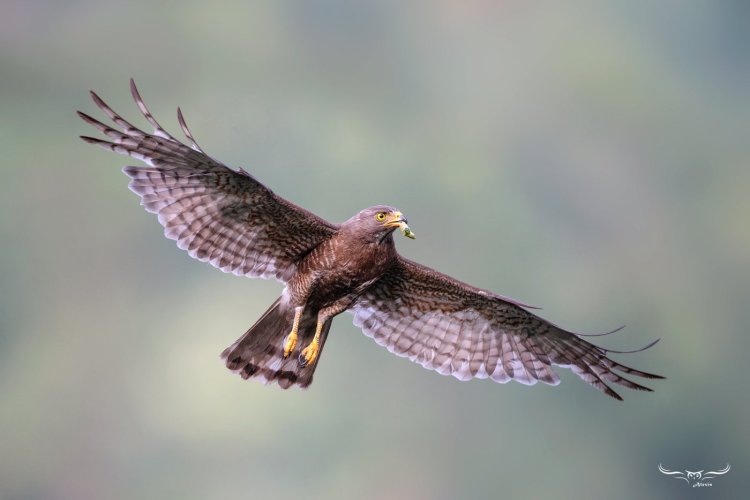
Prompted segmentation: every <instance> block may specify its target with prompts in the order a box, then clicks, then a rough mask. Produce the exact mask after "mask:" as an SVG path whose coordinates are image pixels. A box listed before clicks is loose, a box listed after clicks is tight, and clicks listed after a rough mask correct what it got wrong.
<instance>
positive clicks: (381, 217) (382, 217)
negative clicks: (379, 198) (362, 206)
mask: <svg viewBox="0 0 750 500" xmlns="http://www.w3.org/2000/svg"><path fill="white" fill-rule="evenodd" d="M375 220H378V221H380V222H383V221H384V220H385V212H378V213H377V215H375Z"/></svg>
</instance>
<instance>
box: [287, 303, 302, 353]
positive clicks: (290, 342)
mask: <svg viewBox="0 0 750 500" xmlns="http://www.w3.org/2000/svg"><path fill="white" fill-rule="evenodd" d="M302 310H303V308H302V307H297V308H296V309H295V310H294V322H293V323H292V331H291V332H289V335H287V336H286V340H284V358H288V357H289V355H290V354H291V353H292V351H294V348H295V347H296V346H297V329H298V328H299V320H300V318H301V317H302Z"/></svg>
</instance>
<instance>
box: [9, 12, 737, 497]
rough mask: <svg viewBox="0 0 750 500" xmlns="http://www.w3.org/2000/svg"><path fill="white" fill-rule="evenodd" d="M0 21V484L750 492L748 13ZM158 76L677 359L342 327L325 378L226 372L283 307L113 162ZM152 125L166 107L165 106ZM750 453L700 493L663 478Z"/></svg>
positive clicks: (469, 268) (201, 117) (344, 323)
mask: <svg viewBox="0 0 750 500" xmlns="http://www.w3.org/2000/svg"><path fill="white" fill-rule="evenodd" d="M1 9H2V15H0V74H1V75H2V78H0V105H1V107H0V110H1V112H0V155H1V157H2V161H1V162H0V172H1V173H2V180H1V181H0V238H1V241H2V247H1V250H0V498H2V499H103V498H107V499H134V498H138V499H150V498H153V499H162V498H182V499H193V498H195V499H206V498H303V497H309V498H326V499H327V498H365V499H370V498H372V499H403V498H437V499H453V498H573V497H578V498H611V499H615V498H624V499H629V498H640V499H648V498H699V497H700V498H709V497H711V498H740V497H742V496H744V494H746V492H747V491H748V486H750V480H748V477H750V475H749V474H748V472H749V470H748V467H750V451H749V450H750V432H748V419H749V418H750V398H748V389H747V381H746V379H747V375H746V374H747V368H746V364H747V362H748V361H747V360H748V354H750V340H749V333H750V332H748V329H747V325H748V324H750V288H749V286H748V285H749V284H750V229H749V228H750V225H749V224H748V216H749V215H750V135H749V134H748V128H749V125H750V91H749V90H748V89H750V57H749V54H750V30H748V29H747V27H748V25H749V23H750V9H749V8H748V3H747V2H742V1H733V2H732V1H721V2H720V1H717V2H708V1H702V2H699V1H696V2H678V1H664V2H648V1H635V2H617V1H612V2H604V1H602V2H575V1H574V2H553V1H550V2H522V1H502V2H495V1H466V2H456V1H446V0H430V1H414V2H402V1H380V2H348V1H344V0H328V1H297V2H285V1H278V2H240V1H238V2H213V3H210V4H209V3H208V2H194V1H183V2H163V3H158V4H154V3H147V2H144V3H143V4H137V3H125V2H107V1H97V2H87V1H65V2H53V1H23V2H22V1H9V0H4V1H3V2H2V5H1ZM131 76H133V77H135V78H136V80H137V81H138V82H139V85H140V87H141V91H142V93H143V95H144V98H145V99H146V102H147V103H148V104H149V105H150V107H151V110H152V111H153V112H154V114H155V115H156V116H157V118H158V119H159V120H160V121H161V122H162V124H163V125H165V126H166V127H167V128H168V129H170V130H172V131H174V132H178V131H179V129H178V128H177V123H176V118H175V115H174V110H175V108H176V107H177V106H178V105H180V106H182V108H183V110H184V112H185V114H186V118H187V121H188V123H189V124H190V125H191V128H192V131H193V132H194V134H195V135H196V137H197V139H198V141H199V143H200V144H201V145H202V146H203V147H204V148H205V149H206V150H207V151H208V152H209V153H211V154H212V155H214V156H215V157H217V158H220V159H222V160H224V161H225V162H226V163H228V164H230V165H234V166H242V167H244V168H245V169H247V170H248V171H250V172H251V173H253V174H254V175H256V176H257V177H258V178H259V179H260V180H262V181H263V182H265V183H267V184H268V185H269V186H270V187H271V188H273V189H274V190H275V191H276V192H277V193H279V194H281V195H282V196H285V197H287V198H289V199H291V200H293V201H295V202H297V203H299V204H301V205H303V206H304V207H307V208H308V209H310V210H312V211H314V212H316V213H318V214H320V215H322V216H323V217H325V218H328V219H330V220H333V221H341V220H344V219H346V218H348V217H349V216H350V215H352V214H353V213H355V212H356V211H358V210H359V209H360V208H362V207H364V206H368V205H372V204H376V203H388V204H392V205H395V206H398V207H400V208H401V209H402V210H403V211H404V212H405V213H406V214H407V215H408V217H409V221H410V223H411V226H412V228H413V229H414V230H415V232H416V233H417V235H418V239H417V240H416V241H414V242H412V241H410V240H406V239H398V241H397V244H398V247H399V250H400V251H401V252H402V253H403V254H405V255H407V256H409V257H411V258H413V259H416V260H419V261H421V262H424V263H426V264H428V265H431V266H433V267H435V268H437V269H440V270H442V271H444V272H447V273H449V274H452V275H454V276H456V277H458V278H460V279H462V280H464V281H468V282H471V283H473V284H476V285H478V286H481V287H484V288H490V289H493V290H496V291H498V292H500V293H504V294H507V295H510V296H513V297H516V298H518V299H520V300H523V301H526V302H529V303H532V304H536V305H539V306H543V307H544V310H543V311H542V313H543V315H544V316H545V317H547V318H549V319H550V320H552V321H554V322H556V323H559V324H562V325H564V326H566V327H568V328H571V329H575V330H577V331H581V332H596V331H606V330H609V329H612V328H614V327H617V326H619V325H620V324H623V323H625V324H627V325H628V328H627V329H625V330H624V331H622V332H620V333H618V334H617V335H613V336H611V337H604V338H602V339H599V340H601V342H600V343H601V344H602V345H605V346H607V347H613V348H621V349H623V348H624V349H627V348H635V347H639V346H641V345H643V344H645V343H647V342H649V341H650V340H652V339H654V338H656V337H661V338H662V341H661V343H659V344H658V345H657V346H656V347H654V348H653V349H651V350H649V351H646V352H643V353H640V354H633V355H629V356H628V355H621V356H618V359H619V360H623V361H626V362H627V363H628V364H632V365H634V366H636V367H639V368H643V369H645V370H649V371H656V372H658V373H662V374H664V375H666V376H667V377H668V379H667V380H665V381H659V382H655V383H653V384H652V386H653V387H654V388H655V389H656V392H654V393H652V394H646V393H634V392H629V391H625V390H624V391H623V396H624V397H625V401H624V402H623V403H618V402H616V401H613V400H610V399H609V398H607V397H605V396H603V395H602V394H600V393H598V392H597V391H595V390H593V389H592V388H591V387H589V386H587V385H585V384H584V383H582V382H581V381H580V380H578V379H577V378H576V377H575V376H572V375H571V374H569V373H567V372H566V373H564V374H563V383H562V384H561V385H560V386H558V387H547V386H542V385H539V386H535V387H525V386H521V385H520V384H516V383H511V384H507V385H497V384H493V383H491V382H489V381H473V382H467V383H462V382H459V381H457V380H455V379H453V378H447V377H442V376H439V375H437V374H435V373H433V372H429V371H427V370H424V369H422V368H421V367H419V366H417V365H412V364H411V363H409V362H408V361H406V360H404V359H401V358H397V357H395V356H393V355H391V354H389V353H388V352H387V351H385V350H384V349H382V348H380V347H378V346H377V345H375V344H374V343H373V342H372V341H371V340H370V339H368V338H366V337H364V336H363V335H362V334H361V333H360V332H359V331H358V330H356V329H355V328H354V327H353V326H352V325H351V316H350V315H348V314H345V315H342V316H341V317H339V318H338V319H337V320H336V322H335V325H334V329H333V331H332V336H331V338H330V341H329V343H328V345H327V347H326V352H325V354H324V355H323V361H322V363H321V365H320V367H319V369H318V372H317V374H316V380H315V383H314V384H313V386H312V387H311V388H310V389H309V390H307V391H299V390H290V391H281V390H279V389H278V388H277V387H265V386H262V385H260V384H257V383H253V382H246V381H242V380H241V379H240V378H239V377H236V376H234V375H232V374H231V373H229V372H228V371H227V370H226V369H225V368H224V367H223V365H222V363H221V362H220V360H219V357H218V355H219V353H220V352H221V350H222V349H223V348H224V347H226V346H227V345H228V344H230V343H231V342H232V341H233V340H234V339H235V338H237V337H238V336H239V335H240V334H242V333H243V332H244V331H245V330H246V328H247V327H248V326H249V325H250V324H252V323H253V322H254V321H255V319H256V318H257V317H258V316H259V315H260V314H261V313H262V312H263V311H264V310H265V309H266V307H267V306H268V305H269V304H270V303H271V302H272V301H273V300H274V298H275V297H276V296H277V295H278V294H279V293H280V290H281V287H280V285H279V284H278V283H275V282H263V281H251V280H247V279H241V278H237V277H235V276H232V275H225V274H222V273H220V272H218V271H217V270H215V269H213V268H212V267H210V266H209V265H207V264H201V263H198V262H196V261H193V260H191V259H190V258H189V257H188V256H187V254H185V253H184V252H181V251H179V250H178V249H177V248H176V247H175V245H174V243H173V242H171V241H168V240H166V239H165V238H163V237H162V230H161V227H160V226H159V225H158V223H157V221H156V220H155V218H154V217H153V216H151V215H149V214H147V213H145V212H144V211H143V210H142V209H141V208H140V207H139V206H138V203H137V198H136V197H135V196H134V195H133V194H132V193H130V192H129V191H128V189H127V188H126V184H127V182H126V178H125V177H124V176H123V175H122V174H121V173H120V168H121V167H122V166H123V165H126V164H133V162H135V160H131V159H127V158H125V157H119V156H116V155H113V154H109V153H106V152H104V151H102V150H99V149H96V148H93V147H91V146H89V145H86V144H84V143H83V142H82V141H80V140H79V139H78V138H77V136H78V135H80V134H90V133H92V130H90V129H89V128H87V126H86V125H85V124H83V123H82V122H80V121H79V120H78V119H77V118H76V116H75V115H74V112H75V110H76V109H82V110H84V111H86V112H88V113H92V114H94V115H95V116H101V114H99V113H98V110H97V109H96V108H95V106H94V105H93V103H91V102H90V101H89V98H88V95H87V90H88V89H90V88H93V89H96V90H97V91H99V92H100V94H101V95H102V96H103V97H104V98H105V99H107V100H108V101H109V102H110V104H111V105H112V106H113V107H114V108H115V109H116V110H118V111H120V112H121V113H123V114H124V116H126V117H129V118H132V119H137V111H136V109H135V107H134V106H133V104H132V102H131V101H130V97H129V91H128V86H127V83H128V78H129V77H131ZM137 123H140V124H143V121H138V122H137ZM659 463H662V464H663V465H664V466H665V467H667V468H670V469H686V468H687V469H690V470H701V469H712V468H714V469H715V468H720V467H723V466H724V465H725V464H727V463H729V464H731V466H732V470H731V471H730V473H728V474H727V475H725V476H723V477H721V478H719V479H716V480H714V486H713V487H712V488H711V489H710V490H708V489H703V490H700V491H699V490H691V489H690V488H689V487H688V485H687V484H685V483H684V482H683V481H679V480H675V479H672V478H669V477H666V476H664V475H662V474H660V473H659V472H658V471H657V465H658V464H659Z"/></svg>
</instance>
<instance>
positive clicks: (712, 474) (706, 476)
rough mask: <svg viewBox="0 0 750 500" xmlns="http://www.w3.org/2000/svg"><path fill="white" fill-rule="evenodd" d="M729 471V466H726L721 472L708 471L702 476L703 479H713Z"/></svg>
mask: <svg viewBox="0 0 750 500" xmlns="http://www.w3.org/2000/svg"><path fill="white" fill-rule="evenodd" d="M729 469H730V467H729V464H727V466H726V467H724V468H723V469H721V470H710V471H708V472H706V473H705V474H703V479H714V478H715V477H716V476H721V475H723V474H726V473H727V472H729Z"/></svg>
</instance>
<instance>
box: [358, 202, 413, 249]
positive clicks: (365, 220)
mask: <svg viewBox="0 0 750 500" xmlns="http://www.w3.org/2000/svg"><path fill="white" fill-rule="evenodd" d="M355 221H356V226H357V229H358V230H359V231H363V232H366V233H368V234H371V235H372V236H374V237H375V239H376V240H377V241H378V242H382V241H383V240H385V238H386V237H388V236H389V235H390V234H391V233H393V231H395V230H396V229H401V232H402V233H404V236H406V237H407V238H411V239H412V240H413V239H416V236H414V233H413V232H412V231H411V229H410V228H409V226H408V224H407V223H406V217H404V214H402V213H401V212H399V211H398V210H396V209H395V208H393V207H389V206H386V205H377V206H374V207H370V208H365V209H364V210H362V211H361V212H359V213H358V214H357V215H355V216H354V217H352V218H351V219H350V220H349V222H355Z"/></svg>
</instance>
